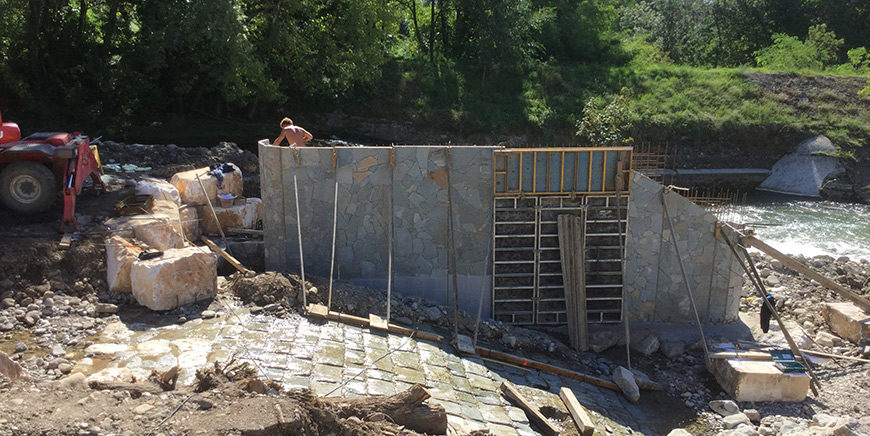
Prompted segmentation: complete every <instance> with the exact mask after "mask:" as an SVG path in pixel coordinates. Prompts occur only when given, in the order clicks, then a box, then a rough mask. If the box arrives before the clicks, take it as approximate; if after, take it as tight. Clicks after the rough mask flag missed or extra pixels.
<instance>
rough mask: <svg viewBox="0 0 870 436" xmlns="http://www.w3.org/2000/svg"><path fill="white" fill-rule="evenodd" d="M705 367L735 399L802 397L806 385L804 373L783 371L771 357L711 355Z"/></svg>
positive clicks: (808, 379) (760, 399) (806, 388)
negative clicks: (720, 357)
mask: <svg viewBox="0 0 870 436" xmlns="http://www.w3.org/2000/svg"><path fill="white" fill-rule="evenodd" d="M707 369H708V370H709V371H710V373H711V374H713V375H714V376H715V377H716V381H718V382H719V385H720V386H722V389H724V390H725V392H727V393H728V394H729V395H731V397H732V398H734V399H735V400H737V401H803V400H804V398H806V396H807V391H808V390H809V388H810V377H809V376H808V375H807V374H805V373H799V374H798V373H789V374H786V373H783V372H782V371H780V370H779V369H777V368H776V366H774V363H773V362H772V361H758V360H740V359H712V360H711V361H710V362H709V363H708V364H707Z"/></svg>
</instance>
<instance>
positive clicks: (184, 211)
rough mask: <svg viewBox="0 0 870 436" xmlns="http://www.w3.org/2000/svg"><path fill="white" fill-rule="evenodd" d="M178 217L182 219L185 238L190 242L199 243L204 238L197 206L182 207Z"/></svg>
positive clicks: (179, 209)
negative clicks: (200, 238)
mask: <svg viewBox="0 0 870 436" xmlns="http://www.w3.org/2000/svg"><path fill="white" fill-rule="evenodd" d="M178 216H179V218H180V219H181V229H182V230H183V231H184V237H185V238H187V240H188V241H198V240H199V237H200V236H202V229H201V228H200V225H199V212H197V210H196V206H188V205H186V204H185V205H182V206H181V207H179V208H178Z"/></svg>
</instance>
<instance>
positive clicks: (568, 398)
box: [559, 387, 595, 436]
mask: <svg viewBox="0 0 870 436" xmlns="http://www.w3.org/2000/svg"><path fill="white" fill-rule="evenodd" d="M559 397H561V398H562V401H563V402H564V403H565V407H566V408H568V412H570V413H571V417H573V418H574V423H575V424H577V429H578V430H580V436H592V433H593V432H595V422H593V421H592V418H591V417H590V416H589V413H588V412H587V411H586V408H585V407H583V405H582V404H580V402H579V401H577V397H575V396H574V392H572V391H571V389H569V388H566V387H562V388H561V389H559Z"/></svg>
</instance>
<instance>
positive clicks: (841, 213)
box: [723, 193, 870, 260]
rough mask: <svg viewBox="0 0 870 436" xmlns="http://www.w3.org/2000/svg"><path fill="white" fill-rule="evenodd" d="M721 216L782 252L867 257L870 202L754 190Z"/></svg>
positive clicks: (868, 252)
mask: <svg viewBox="0 0 870 436" xmlns="http://www.w3.org/2000/svg"><path fill="white" fill-rule="evenodd" d="M723 218H724V219H726V220H733V221H736V222H743V223H746V224H749V225H751V226H752V227H755V229H756V235H758V237H759V238H760V239H761V240H763V241H765V242H767V243H768V244H770V245H772V246H773V247H774V248H776V249H778V250H780V251H782V252H784V253H788V254H803V255H805V256H815V255H819V254H827V255H830V256H833V257H838V256H848V257H850V258H851V259H853V260H857V259H867V260H870V205H865V204H849V203H836V202H831V201H821V200H812V199H803V198H797V197H789V196H781V195H775V194H767V193H754V194H753V195H752V197H750V198H749V200H747V202H746V204H742V205H737V206H735V207H734V210H733V211H731V212H730V213H727V214H726V215H725V216H724V217H723Z"/></svg>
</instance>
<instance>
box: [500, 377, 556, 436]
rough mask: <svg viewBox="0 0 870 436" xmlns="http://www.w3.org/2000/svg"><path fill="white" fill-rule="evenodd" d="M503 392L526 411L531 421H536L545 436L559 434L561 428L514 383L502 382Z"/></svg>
mask: <svg viewBox="0 0 870 436" xmlns="http://www.w3.org/2000/svg"><path fill="white" fill-rule="evenodd" d="M500 389H501V393H502V395H504V396H505V398H507V399H508V401H510V402H511V403H514V404H515V405H516V406H517V407H519V408H520V409H523V411H524V412H526V416H527V417H528V418H529V421H530V422H532V423H534V424H535V425H536V426H537V427H538V430H540V431H541V433H542V434H544V435H545V436H556V435H558V434H559V429H557V428H556V427H554V426H553V424H551V423H550V421H548V420H547V417H545V416H544V415H543V414H542V413H541V411H540V410H538V408H537V407H535V406H533V405H532V403H529V401H528V400H526V399H525V398H524V397H523V395H522V394H521V393H520V391H519V390H518V389H517V388H516V386H514V385H513V383H511V382H509V381H503V382H501V387H500Z"/></svg>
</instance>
